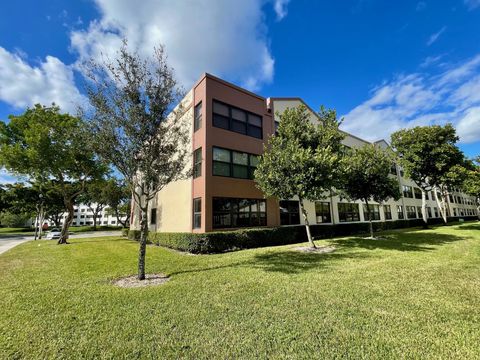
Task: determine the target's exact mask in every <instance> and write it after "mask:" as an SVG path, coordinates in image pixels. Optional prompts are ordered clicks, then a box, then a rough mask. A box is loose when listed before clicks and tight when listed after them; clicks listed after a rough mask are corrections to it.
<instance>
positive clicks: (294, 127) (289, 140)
mask: <svg viewBox="0 0 480 360" xmlns="http://www.w3.org/2000/svg"><path fill="white" fill-rule="evenodd" d="M279 116H280V125H279V127H278V132H277V134H275V135H274V136H272V137H270V138H269V139H268V143H267V144H266V145H265V148H264V153H263V155H262V156H261V157H260V160H259V163H258V165H257V169H256V170H255V181H256V183H257V186H258V187H259V188H260V189H261V190H262V191H263V193H264V194H265V195H266V196H274V197H277V198H278V199H291V198H294V197H297V198H298V199H299V203H300V207H301V210H302V214H303V217H304V220H305V225H306V231H307V236H308V240H309V242H310V244H311V246H313V247H315V244H314V242H313V240H312V237H311V234H310V228H309V223H308V214H307V212H306V210H305V207H304V204H303V201H304V200H318V199H321V198H323V197H325V194H326V193H329V191H330V190H331V189H332V188H334V187H335V186H337V185H338V183H339V182H338V181H339V179H340V173H341V169H340V166H341V162H342V156H341V151H340V150H341V147H342V145H341V141H342V139H343V137H344V136H343V134H342V133H341V132H340V131H339V128H338V127H339V121H338V120H337V116H336V112H335V111H334V110H327V109H324V108H323V107H322V109H321V110H320V112H319V113H318V117H319V119H320V121H319V122H318V124H313V123H312V122H311V121H310V116H311V115H310V113H309V112H308V110H307V108H306V107H305V106H304V105H300V106H298V107H296V108H288V109H286V110H285V111H284V112H283V114H281V115H279Z"/></svg>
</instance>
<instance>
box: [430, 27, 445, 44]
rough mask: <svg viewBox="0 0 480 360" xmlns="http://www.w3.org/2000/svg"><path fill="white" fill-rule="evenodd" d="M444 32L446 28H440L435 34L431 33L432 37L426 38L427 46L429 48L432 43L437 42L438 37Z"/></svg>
mask: <svg viewBox="0 0 480 360" xmlns="http://www.w3.org/2000/svg"><path fill="white" fill-rule="evenodd" d="M445 30H447V27H446V26H444V27H442V28H441V29H440V30H438V31H437V32H436V33H433V34H432V35H430V37H429V38H428V41H427V46H430V45H432V44H433V43H434V42H436V41H437V40H438V38H439V37H440V35H442V34H443V33H444V32H445Z"/></svg>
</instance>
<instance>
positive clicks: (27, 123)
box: [0, 105, 106, 244]
mask: <svg viewBox="0 0 480 360" xmlns="http://www.w3.org/2000/svg"><path fill="white" fill-rule="evenodd" d="M9 119H10V122H9V123H3V122H0V165H1V166H4V167H5V168H6V169H7V170H8V171H10V172H12V173H14V174H18V175H23V176H26V177H28V178H29V179H30V180H31V181H36V182H39V183H47V182H49V181H52V182H54V183H55V184H56V185H57V186H58V190H59V192H60V193H61V195H62V197H63V201H64V204H65V207H66V209H67V210H68V212H69V216H68V217H67V219H66V221H65V222H64V225H63V228H62V235H61V237H60V240H59V243H60V244H62V243H66V242H67V238H68V228H69V226H70V224H71V222H72V220H73V203H74V201H75V199H76V197H77V196H78V195H80V194H81V193H82V192H83V191H84V188H85V184H86V183H87V182H88V181H91V180H92V179H95V178H97V177H100V176H102V175H103V173H105V171H106V168H105V167H104V166H103V165H102V164H101V163H100V162H99V161H98V159H96V158H95V154H94V151H93V149H92V148H91V147H90V146H88V144H89V141H88V138H89V137H90V135H91V134H90V133H88V131H87V128H86V127H85V125H84V123H83V122H82V120H80V119H79V118H78V117H75V116H71V115H69V114H65V113H61V112H60V109H59V107H57V106H55V105H52V106H51V107H46V106H42V105H35V106H34V107H33V108H29V109H27V110H26V111H25V113H23V114H22V115H19V116H13V115H11V116H10V117H9Z"/></svg>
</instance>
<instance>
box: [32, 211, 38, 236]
mask: <svg viewBox="0 0 480 360" xmlns="http://www.w3.org/2000/svg"><path fill="white" fill-rule="evenodd" d="M37 209H38V208H37ZM33 225H34V226H35V237H34V240H37V237H38V210H37V215H36V216H35V223H34V224H33Z"/></svg>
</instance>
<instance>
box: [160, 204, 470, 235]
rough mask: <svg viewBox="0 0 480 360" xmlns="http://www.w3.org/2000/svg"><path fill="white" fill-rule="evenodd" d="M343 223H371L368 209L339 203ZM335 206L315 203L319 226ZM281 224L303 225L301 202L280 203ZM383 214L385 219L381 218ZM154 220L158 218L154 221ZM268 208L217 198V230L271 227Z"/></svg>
mask: <svg viewBox="0 0 480 360" xmlns="http://www.w3.org/2000/svg"><path fill="white" fill-rule="evenodd" d="M335 205H336V206H337V210H338V219H339V221H340V222H356V221H361V220H360V211H363V218H364V219H365V220H367V219H368V213H367V206H366V205H365V204H359V203H345V202H339V203H336V204H335ZM331 206H332V203H330V202H327V201H316V202H315V218H316V222H317V224H328V223H332V209H331ZM369 207H370V216H371V218H372V220H376V221H378V220H382V219H383V220H393V217H392V211H395V212H396V218H397V219H416V218H421V217H422V208H421V206H403V205H377V204H372V205H369ZM279 210H280V224H281V225H298V224H300V223H301V221H300V217H301V213H300V207H299V202H298V201H295V200H282V201H280V203H279ZM381 213H383V217H382V216H381ZM475 215H476V210H475V209H463V208H453V209H452V214H451V216H475ZM440 216H441V215H440V212H439V210H438V208H437V207H430V206H427V217H428V218H438V217H440ZM153 218H154V217H153ZM266 219H267V207H266V201H265V200H264V199H237V198H223V197H222V198H221V197H215V198H213V228H217V229H220V228H238V227H251V226H265V225H266V223H267V220H266ZM201 221H202V214H201V199H200V198H198V199H194V203H193V227H194V228H200V226H201Z"/></svg>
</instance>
